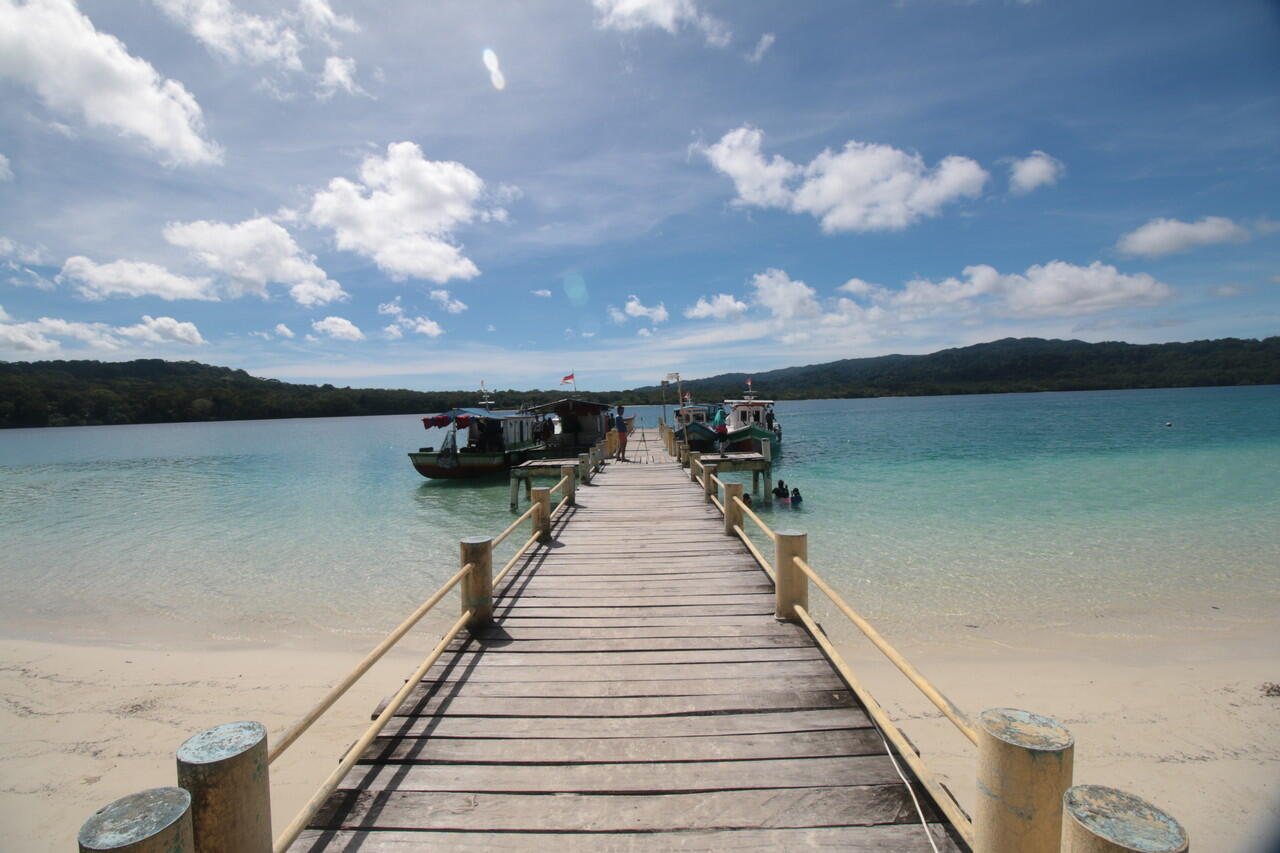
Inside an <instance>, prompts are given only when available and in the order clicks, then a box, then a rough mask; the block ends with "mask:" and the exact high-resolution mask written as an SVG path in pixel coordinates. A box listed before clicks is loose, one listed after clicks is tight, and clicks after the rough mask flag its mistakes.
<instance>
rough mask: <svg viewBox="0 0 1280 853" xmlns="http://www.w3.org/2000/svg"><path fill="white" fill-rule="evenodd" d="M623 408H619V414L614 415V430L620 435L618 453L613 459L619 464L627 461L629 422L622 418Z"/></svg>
mask: <svg viewBox="0 0 1280 853" xmlns="http://www.w3.org/2000/svg"><path fill="white" fill-rule="evenodd" d="M622 411H623V407H622V406H619V407H618V414H616V415H614V418H613V428H614V430H615V431H617V433H618V452H617V453H615V454H613V458H614V459H617V460H618V461H619V462H626V461H627V420H626V418H624V417H623V416H622Z"/></svg>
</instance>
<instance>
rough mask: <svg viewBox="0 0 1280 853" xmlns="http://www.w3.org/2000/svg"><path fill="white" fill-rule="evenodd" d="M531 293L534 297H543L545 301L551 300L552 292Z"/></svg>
mask: <svg viewBox="0 0 1280 853" xmlns="http://www.w3.org/2000/svg"><path fill="white" fill-rule="evenodd" d="M529 292H530V293H532V294H533V295H534V296H541V297H542V298H543V299H550V298H551V291H550V290H530V291H529Z"/></svg>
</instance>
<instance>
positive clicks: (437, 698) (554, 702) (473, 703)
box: [396, 690, 856, 717]
mask: <svg viewBox="0 0 1280 853" xmlns="http://www.w3.org/2000/svg"><path fill="white" fill-rule="evenodd" d="M853 707H856V705H855V703H854V700H853V698H852V695H851V694H849V693H847V692H841V691H837V690H816V691H805V692H794V693H790V692H789V693H750V694H742V693H714V694H690V695H680V696H618V697H613V696H610V697H580V698H562V697H539V696H508V697H501V698H500V700H499V701H495V699H494V697H476V696H451V695H448V694H442V695H431V696H427V695H425V693H419V694H417V696H416V698H415V694H413V693H411V694H409V698H408V699H406V700H405V703H404V704H403V705H402V706H401V707H400V709H399V710H398V711H397V712H396V715H397V716H408V715H413V714H423V715H425V714H435V713H442V714H444V713H447V714H460V715H465V716H472V717H483V716H489V717H539V716H544V717H568V716H577V717H669V716H683V715H690V714H726V713H745V712H751V711H811V710H819V709H824V708H853Z"/></svg>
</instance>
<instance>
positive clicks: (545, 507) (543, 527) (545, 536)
mask: <svg viewBox="0 0 1280 853" xmlns="http://www.w3.org/2000/svg"><path fill="white" fill-rule="evenodd" d="M533 502H534V503H535V504H537V505H538V511H537V512H535V513H534V514H533V529H534V530H536V531H537V532H538V541H539V542H541V543H543V544H544V545H545V544H546V543H548V542H550V541H551V490H550V489H548V488H547V487H546V486H538V487H537V488H536V489H534V490H533Z"/></svg>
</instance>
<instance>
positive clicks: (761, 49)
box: [747, 33, 777, 64]
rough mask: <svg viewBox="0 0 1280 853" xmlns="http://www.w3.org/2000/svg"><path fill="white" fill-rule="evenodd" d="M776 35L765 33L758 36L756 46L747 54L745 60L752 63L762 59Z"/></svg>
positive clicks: (771, 45)
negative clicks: (758, 39)
mask: <svg viewBox="0 0 1280 853" xmlns="http://www.w3.org/2000/svg"><path fill="white" fill-rule="evenodd" d="M776 40H777V37H776V36H775V35H774V34H773V33H765V34H764V35H762V36H760V41H758V42H756V46H755V47H754V48H752V50H751V52H750V53H748V54H747V62H750V63H752V64H754V63H757V62H759V61H760V60H762V59H764V55H765V54H766V53H768V51H769V48H771V47H773V43H774V41H776Z"/></svg>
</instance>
